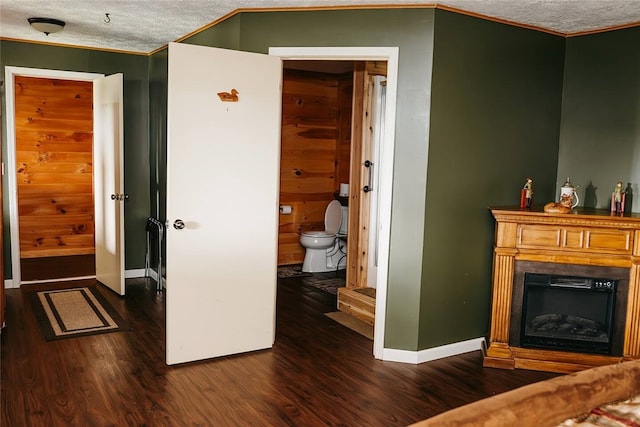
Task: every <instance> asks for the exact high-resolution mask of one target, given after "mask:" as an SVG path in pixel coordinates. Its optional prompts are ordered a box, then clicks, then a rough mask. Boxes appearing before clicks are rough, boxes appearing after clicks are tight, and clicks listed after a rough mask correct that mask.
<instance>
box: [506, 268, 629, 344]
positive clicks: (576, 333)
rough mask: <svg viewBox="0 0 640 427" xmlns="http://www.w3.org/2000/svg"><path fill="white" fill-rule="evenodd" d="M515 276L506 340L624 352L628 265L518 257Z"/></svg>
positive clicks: (514, 342)
mask: <svg viewBox="0 0 640 427" xmlns="http://www.w3.org/2000/svg"><path fill="white" fill-rule="evenodd" d="M513 277H514V283H513V295H512V303H511V321H510V334H509V335H510V341H509V344H510V345H512V346H516V347H522V348H532V349H547V350H559V351H571V352H578V353H592V354H604V355H611V356H621V355H622V344H623V340H624V321H625V317H626V306H627V294H628V287H629V279H628V278H629V269H627V268H618V267H601V266H583V265H558V264H553V263H543V262H531V261H517V262H516V263H515V268H514V276H513Z"/></svg>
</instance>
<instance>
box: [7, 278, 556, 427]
mask: <svg viewBox="0 0 640 427" xmlns="http://www.w3.org/2000/svg"><path fill="white" fill-rule="evenodd" d="M30 286H32V287H31V288H28V289H31V290H33V289H35V288H34V287H35V286H36V285H30ZM37 286H39V287H42V286H41V285H37ZM60 286H63V285H60ZM100 290H101V291H102V293H103V294H104V295H105V296H106V297H107V298H108V300H109V301H110V302H111V303H112V304H113V306H114V307H115V308H116V310H118V311H119V312H120V314H122V315H124V317H126V318H127V319H128V320H129V321H130V323H131V324H132V326H133V330H132V331H129V332H118V333H110V334H104V335H95V336H88V337H80V338H71V339H64V340H59V341H52V342H45V341H44V340H43V338H42V336H41V334H40V331H39V329H38V326H37V324H36V323H35V319H34V316H33V313H32V310H31V307H30V305H29V304H28V303H27V300H26V298H25V296H24V294H25V292H26V290H25V286H23V288H22V289H19V290H18V289H10V290H7V293H6V296H7V322H6V323H7V327H6V328H5V329H4V330H3V331H2V333H1V339H2V342H1V344H2V348H1V352H2V358H1V367H0V368H1V374H2V376H1V380H2V382H1V387H2V390H1V399H2V402H1V404H2V419H1V421H2V422H1V425H2V426H30V427H35V426H47V427H52V426H236V425H238V426H249V425H251V426H395V425H399V426H401V425H407V424H411V423H413V422H416V421H419V420H421V419H424V418H427V417H429V416H433V415H435V414H438V413H440V412H444V411H446V410H448V409H451V408H454V407H457V406H460V405H464V404H466V403H469V402H472V401H475V400H479V399H482V398H484V397H488V396H492V395H494V394H497V393H502V392H505V391H508V390H511V389H514V388H516V387H519V386H522V385H525V384H529V383H532V382H536V381H540V380H544V379H548V378H551V377H553V376H555V375H556V374H550V373H543V372H534V371H526V370H516V371H507V370H499V369H491V368H482V355H481V353H480V352H479V351H478V352H471V353H467V354H463V355H459V356H455V357H450V358H446V359H441V360H437V361H433V362H428V363H423V364H420V365H410V364H403V363H393V362H383V361H380V360H376V359H374V358H373V355H372V348H373V342H372V341H370V340H368V339H367V338H365V337H363V336H360V335H358V334H356V333H355V332H352V331H351V330H349V329H347V328H345V327H343V326H341V325H339V324H337V323H335V322H334V321H332V320H331V319H329V318H328V317H326V316H324V314H323V313H326V312H329V311H335V307H336V297H335V296H334V295H331V294H328V293H325V292H322V291H320V290H317V289H315V288H311V287H309V286H307V285H303V284H302V282H301V281H300V279H295V278H292V279H283V280H280V283H279V285H278V304H277V332H276V342H275V346H274V347H273V348H272V349H270V350H264V351H258V352H254V353H248V354H241V355H236V356H231V357H223V358H218V359H213V360H208V361H204V362H196V363H190V364H184V365H180V366H171V367H169V366H167V365H166V364H165V362H164V295H157V294H156V292H155V283H153V282H152V281H145V280H144V279H134V280H128V281H127V296H126V297H124V298H122V297H120V296H118V295H116V294H114V293H112V292H111V291H109V290H107V289H106V288H104V287H100ZM212 327H216V325H212Z"/></svg>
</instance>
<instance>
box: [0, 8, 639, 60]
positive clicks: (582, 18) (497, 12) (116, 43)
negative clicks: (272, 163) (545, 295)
mask: <svg viewBox="0 0 640 427" xmlns="http://www.w3.org/2000/svg"><path fill="white" fill-rule="evenodd" d="M350 5H352V6H358V5H370V6H381V5H426V6H434V5H438V6H444V7H451V8H456V9H460V10H464V11H468V12H471V13H477V14H481V15H485V16H488V17H492V18H497V19H501V20H506V21H511V22H516V23H520V24H524V25H528V26H533V27H537V28H540V29H543V30H547V31H552V32H556V33H560V34H566V35H571V34H576V33H581V32H589V31H597V30H601V29H606V28H612V27H618V26H626V25H629V24H640V0H435V1H422V2H420V1H411V0H363V1H358V0H130V1H124V0H102V1H95V0H55V1H52V0H0V38H8V39H18V40H27V41H35V42H47V43H55V44H62V45H73V46H83V47H92V48H100V49H109V50H121V51H127V52H139V53H149V52H152V51H154V50H156V49H159V48H161V47H163V46H165V45H166V44H167V43H169V42H172V41H175V40H178V39H180V38H182V37H183V36H185V35H187V34H190V33H192V32H194V31H196V30H198V29H200V28H202V27H204V26H206V25H208V24H210V23H211V22H213V21H216V20H217V19H219V18H221V17H223V16H225V15H227V14H228V13H230V12H232V11H234V10H237V9H254V8H255V9H270V8H287V7H318V6H320V7H329V6H350ZM107 13H108V14H109V17H108V18H107V16H106V15H105V14H107ZM33 16H37V17H48V18H56V19H60V20H63V21H65V22H66V23H67V25H66V26H65V28H64V30H63V31H61V32H59V33H55V34H51V35H49V36H46V35H44V34H42V33H39V32H37V31H36V30H34V29H33V28H31V27H30V26H29V24H28V23H27V18H29V17H33Z"/></svg>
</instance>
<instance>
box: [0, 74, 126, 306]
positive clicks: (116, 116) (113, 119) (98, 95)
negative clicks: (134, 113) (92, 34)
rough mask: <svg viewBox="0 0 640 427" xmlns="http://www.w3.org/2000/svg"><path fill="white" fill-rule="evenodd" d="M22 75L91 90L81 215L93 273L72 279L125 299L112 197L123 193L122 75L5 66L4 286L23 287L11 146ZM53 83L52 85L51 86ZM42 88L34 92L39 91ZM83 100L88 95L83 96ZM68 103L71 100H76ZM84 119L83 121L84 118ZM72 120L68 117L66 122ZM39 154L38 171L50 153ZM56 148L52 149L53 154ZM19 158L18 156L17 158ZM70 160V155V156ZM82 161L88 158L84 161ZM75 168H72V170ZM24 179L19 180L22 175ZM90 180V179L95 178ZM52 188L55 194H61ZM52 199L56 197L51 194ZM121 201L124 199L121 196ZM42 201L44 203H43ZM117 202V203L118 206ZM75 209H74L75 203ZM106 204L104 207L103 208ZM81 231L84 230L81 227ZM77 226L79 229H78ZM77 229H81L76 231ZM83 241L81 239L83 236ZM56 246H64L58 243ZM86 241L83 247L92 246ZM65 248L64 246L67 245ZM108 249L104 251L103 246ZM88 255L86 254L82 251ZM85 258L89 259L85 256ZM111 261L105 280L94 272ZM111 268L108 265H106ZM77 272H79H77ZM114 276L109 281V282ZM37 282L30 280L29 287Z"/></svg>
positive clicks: (120, 213) (45, 137) (47, 137)
mask: <svg viewBox="0 0 640 427" xmlns="http://www.w3.org/2000/svg"><path fill="white" fill-rule="evenodd" d="M21 77H26V78H28V79H31V80H32V81H34V82H35V81H38V79H41V80H42V81H49V82H58V81H68V82H70V83H69V84H70V85H71V86H73V84H77V85H78V86H84V87H85V89H84V90H85V91H88V92H91V91H92V94H91V97H90V99H89V100H88V103H89V104H90V105H92V106H93V113H92V119H88V120H89V121H91V122H92V123H91V125H90V127H89V128H88V129H86V130H85V133H90V132H91V131H92V132H93V138H92V139H93V140H92V141H91V138H89V137H86V136H85V137H84V142H85V145H90V144H92V145H93V147H92V148H93V152H92V153H91V155H92V157H93V158H92V159H91V160H90V162H89V163H88V164H86V165H85V167H86V168H87V169H90V170H91V171H92V178H91V182H90V183H88V184H87V183H84V184H83V188H85V189H88V188H90V189H91V191H85V193H86V192H90V193H92V194H93V196H92V198H93V200H92V206H90V205H91V202H89V203H87V202H86V201H85V202H84V207H83V208H81V209H82V210H85V211H88V212H86V214H88V215H89V216H93V223H94V229H95V234H94V235H95V239H92V240H93V241H94V242H91V243H93V244H92V246H95V248H96V249H95V250H92V251H93V252H95V262H94V263H93V265H94V269H95V271H92V272H93V273H94V274H92V275H88V276H79V277H74V278H93V277H96V278H97V279H98V280H99V281H101V282H102V283H103V284H105V285H107V286H108V287H109V288H111V289H112V290H114V291H115V292H117V293H119V294H120V295H124V247H123V246H124V243H123V242H124V239H123V236H124V228H123V224H122V219H123V217H124V208H123V205H122V203H121V201H122V199H118V200H116V199H117V197H116V196H124V195H123V192H124V190H123V186H124V176H123V173H122V172H123V168H122V164H121V163H122V159H123V156H122V154H121V153H122V146H123V145H122V142H123V128H122V121H123V117H122V87H123V84H122V81H123V76H122V74H114V75H112V76H108V77H105V76H104V75H103V74H95V73H83V72H71V71H60V70H47V69H36V68H23V67H13V66H7V67H5V78H6V83H7V87H6V107H7V183H8V190H9V191H8V194H7V195H6V196H7V197H8V200H9V217H10V223H11V230H10V235H11V254H12V256H11V267H12V280H10V281H7V287H13V288H18V287H20V285H21V283H24V282H25V280H23V279H24V278H23V275H22V265H21V258H23V257H22V256H21V235H20V215H21V212H20V210H21V207H20V206H19V203H18V191H17V187H18V183H17V180H18V173H19V171H18V168H17V161H18V156H19V153H18V151H17V149H16V148H17V145H16V89H15V81H16V78H21ZM85 83H88V84H89V85H91V86H92V89H90V90H89V89H87V85H86V84H85ZM55 84H57V83H53V86H55ZM41 90H42V88H40V89H39V91H41ZM87 96H88V95H87ZM73 99H76V98H75V96H74V97H73ZM42 102H45V103H46V102H54V103H55V101H52V100H48V98H47V96H43V100H42ZM57 111H58V110H57V109H56V110H50V111H49V114H53V115H55V114H56V112H57ZM34 117H36V118H38V111H37V110H36V111H35V113H34ZM85 120H87V119H86V118H85ZM70 121H73V118H72V119H71V120H70ZM68 134H69V135H73V132H68ZM69 135H67V136H65V137H63V138H68V139H71V140H73V138H74V137H73V136H72V137H70V138H69ZM55 136H56V134H55V132H49V131H47V132H44V133H43V132H41V133H40V135H39V136H38V137H34V136H33V135H32V136H31V137H30V138H31V139H33V140H37V141H38V142H36V143H35V144H36V145H37V144H40V143H41V142H42V141H45V142H51V141H52V140H53V141H54V142H55V140H56V137H55ZM41 151H42V153H40V152H39V151H38V149H37V150H36V151H35V152H36V157H37V159H36V161H35V162H34V163H33V164H34V165H37V166H38V167H40V166H42V164H44V163H47V162H46V161H43V162H38V161H37V160H38V159H39V158H40V157H39V156H44V158H43V159H40V160H47V158H46V157H47V156H50V155H51V154H50V152H49V151H46V152H45V150H41ZM53 151H55V150H51V152H53ZM20 155H22V154H20ZM83 155H84V156H85V157H87V156H89V154H87V153H83ZM71 157H73V155H71ZM85 160H87V159H86V158H85ZM46 167H52V165H51V164H47V166H46ZM55 167H62V168H63V169H64V168H65V167H69V165H68V164H65V163H64V162H62V166H60V165H57V166H55ZM73 167H75V166H72V168H73ZM23 178H24V177H23ZM94 178H95V179H94ZM59 190H60V189H57V190H56V191H54V194H59V193H64V192H63V191H59ZM109 195H111V200H112V202H111V203H110V204H106V203H104V200H105V198H106V199H108V198H109ZM56 197H57V196H56ZM123 198H124V197H123ZM42 200H44V201H42ZM42 200H41V201H40V202H38V204H36V206H37V207H38V208H40V209H46V208H47V207H46V206H45V207H43V206H44V205H48V204H53V205H57V204H58V203H57V202H56V199H55V198H53V199H46V200H45V199H42ZM118 201H120V202H118ZM76 206H77V205H76ZM107 206H108V207H107ZM54 211H55V214H56V215H59V216H65V215H66V213H67V209H65V208H64V207H63V208H62V209H61V210H60V209H59V206H57V207H56V208H54ZM66 227H71V229H72V233H71V234H72V235H73V233H74V232H75V231H74V229H73V225H69V224H67V225H66ZM85 227H88V226H86V225H85ZM80 228H82V227H80ZM76 231H81V230H80V229H78V230H76ZM101 236H108V239H104V238H103V237H101ZM83 238H84V239H85V240H86V237H84V236H83ZM60 243H61V244H60V246H65V245H64V242H63V241H62V242H60ZM91 243H87V245H89V244H91ZM68 246H69V245H68ZM107 246H109V248H108V250H106V249H105V248H106V247H107ZM87 252H89V251H88V250H87ZM59 255H60V258H61V259H62V258H64V257H65V256H66V255H68V254H62V253H60V254H59ZM84 255H92V254H90V253H85V254H83V256H84ZM111 258H117V259H118V263H116V264H118V265H117V267H118V271H117V272H116V271H115V270H114V269H112V270H110V271H109V272H108V276H109V277H107V274H105V273H99V272H100V271H103V270H104V268H103V266H104V265H105V262H106V261H111ZM113 265H115V264H114V263H109V266H113ZM80 274H82V272H81V273H80ZM112 278H113V279H112ZM69 279H70V278H69V277H65V278H61V279H57V280H56V279H47V280H46V281H48V282H50V281H58V280H69ZM34 282H36V281H31V283H34Z"/></svg>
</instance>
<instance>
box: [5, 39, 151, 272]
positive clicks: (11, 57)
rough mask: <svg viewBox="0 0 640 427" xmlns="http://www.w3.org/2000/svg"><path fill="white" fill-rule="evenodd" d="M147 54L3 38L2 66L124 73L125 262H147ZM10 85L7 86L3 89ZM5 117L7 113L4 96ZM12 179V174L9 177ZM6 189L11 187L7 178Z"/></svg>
mask: <svg viewBox="0 0 640 427" xmlns="http://www.w3.org/2000/svg"><path fill="white" fill-rule="evenodd" d="M147 63H148V58H147V56H142V55H130V54H124V53H113V52H105V51H96V50H88V49H78V48H66V47H57V46H48V45H40V44H31V43H21V42H12V41H0V68H1V73H2V79H3V80H4V67H5V66H7V65H10V66H16V67H29V68H45V69H54V70H68V71H78V72H90V73H102V74H105V75H108V74H114V73H123V74H124V117H125V119H124V139H125V143H124V157H125V159H124V165H125V171H124V173H125V192H126V193H127V194H129V200H127V201H126V202H125V236H126V239H125V266H126V267H125V268H127V269H135V268H144V253H145V243H146V236H145V223H146V219H147V216H148V215H149V162H148V156H149V154H148V153H149V146H148V133H149V120H148V111H149V105H148V104H149V84H148V78H147ZM2 90H3V91H4V88H3V89H2ZM2 109H3V115H2V116H3V117H6V114H5V113H6V106H5V99H4V96H3V97H2ZM2 131H3V138H2V140H3V147H2V155H3V158H4V159H6V155H7V150H6V146H5V144H4V141H6V126H3V129H2ZM5 181H6V180H5ZM3 185H4V188H3V194H8V193H7V187H6V185H7V184H6V182H4V183H3ZM3 221H4V227H5V228H4V248H5V264H4V265H5V277H6V278H11V277H12V273H11V253H10V248H11V245H10V236H9V227H10V224H9V208H8V204H7V200H6V198H5V200H4V218H3Z"/></svg>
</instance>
